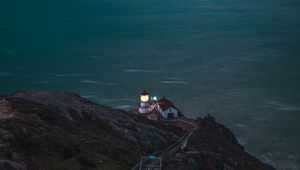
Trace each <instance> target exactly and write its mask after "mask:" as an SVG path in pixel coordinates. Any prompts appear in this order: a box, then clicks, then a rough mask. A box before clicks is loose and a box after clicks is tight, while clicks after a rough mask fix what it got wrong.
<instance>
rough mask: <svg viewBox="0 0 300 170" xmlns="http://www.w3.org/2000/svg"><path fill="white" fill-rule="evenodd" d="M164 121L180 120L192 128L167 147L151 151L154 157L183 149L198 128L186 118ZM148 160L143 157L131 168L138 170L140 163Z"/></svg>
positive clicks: (164, 155) (166, 155) (171, 153)
mask: <svg viewBox="0 0 300 170" xmlns="http://www.w3.org/2000/svg"><path fill="white" fill-rule="evenodd" d="M166 121H172V122H175V121H180V122H183V123H187V124H189V125H192V126H193V127H194V128H191V129H189V130H188V131H187V132H186V133H185V134H184V135H183V136H182V137H181V138H180V139H178V140H177V141H176V142H175V143H173V144H172V145H170V146H168V147H167V148H165V149H163V150H160V151H156V152H154V153H152V155H154V156H156V157H162V158H163V159H165V158H167V157H169V156H172V155H174V154H175V153H176V152H177V151H178V150H179V149H184V148H185V147H186V144H187V142H188V140H189V139H190V137H191V136H192V134H193V133H194V132H195V131H196V130H197V129H198V126H197V124H196V123H194V122H190V121H188V120H184V119H177V120H166ZM149 161H150V159H149V158H148V159H144V160H143V161H142V162H139V163H137V164H136V165H135V166H134V167H133V168H132V169H131V170H138V169H139V168H140V165H142V164H144V163H147V162H149Z"/></svg>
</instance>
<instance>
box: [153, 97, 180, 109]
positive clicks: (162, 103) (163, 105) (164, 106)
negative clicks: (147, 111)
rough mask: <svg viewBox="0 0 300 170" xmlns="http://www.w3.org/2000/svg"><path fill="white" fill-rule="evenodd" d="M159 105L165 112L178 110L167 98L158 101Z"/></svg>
mask: <svg viewBox="0 0 300 170" xmlns="http://www.w3.org/2000/svg"><path fill="white" fill-rule="evenodd" d="M157 104H158V105H159V107H160V108H161V109H162V110H163V111H165V110H167V109H169V108H175V109H177V108H176V107H175V105H174V104H173V103H172V102H171V101H170V100H168V99H166V98H162V99H160V100H158V101H157Z"/></svg>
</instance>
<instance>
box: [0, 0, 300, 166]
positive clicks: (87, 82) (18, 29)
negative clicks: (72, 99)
mask: <svg viewBox="0 0 300 170" xmlns="http://www.w3.org/2000/svg"><path fill="white" fill-rule="evenodd" d="M0 7H1V10H0V16H1V19H0V22H1V24H0V37H1V38H0V85H1V86H0V87H1V88H0V94H9V93H13V92H15V91H17V90H21V89H29V88H30V89H41V90H46V91H49V90H51V91H53V90H54V91H68V92H74V93H78V94H80V95H81V96H86V97H88V98H89V99H92V100H94V101H96V102H98V103H101V104H104V105H108V106H111V107H114V108H125V109H126V108H127V109H129V108H131V107H133V108H134V107H137V106H138V99H137V97H138V96H137V95H138V93H139V92H140V90H142V89H144V88H146V89H149V90H151V91H152V92H153V93H155V94H159V95H160V94H161V95H165V96H167V97H168V98H170V99H171V100H172V102H174V104H176V106H178V108H180V109H181V111H182V112H183V113H185V114H186V115H187V116H189V117H193V118H195V117H199V116H204V115H206V114H207V113H211V114H213V115H214V116H215V117H216V120H218V121H219V122H221V123H222V124H224V125H226V126H227V127H229V128H230V130H232V131H233V133H234V134H235V135H236V136H237V138H238V140H239V141H240V143H241V144H242V145H243V146H244V147H245V149H246V151H249V152H250V153H251V154H253V155H255V156H256V157H257V158H258V159H259V160H261V161H263V162H265V163H268V164H271V165H273V166H274V167H276V168H277V169H278V170H286V169H288V170H298V169H300V161H299V160H300V147H299V143H300V135H299V134H298V133H297V132H298V131H299V130H300V118H299V113H300V88H299V87H300V79H299V77H300V67H299V65H300V60H299V54H300V48H299V44H300V32H299V30H300V15H299V13H300V12H299V11H300V2H296V1H292V0H287V1H279V0H273V1H268V0H265V1H260V0H255V1H251V2H249V1H244V0H232V1H225V0H216V1H207V0H205V1H194V0H187V1H180V0H172V1H171V0H165V1H157V0H153V1H137V0H125V1H124V0H122V1H121V0H116V1H108V0H99V1H91V2H87V1H84V0H78V1H70V0H62V1H49V0H46V1H38V0H28V1H12V0H2V1H1V2H0Z"/></svg>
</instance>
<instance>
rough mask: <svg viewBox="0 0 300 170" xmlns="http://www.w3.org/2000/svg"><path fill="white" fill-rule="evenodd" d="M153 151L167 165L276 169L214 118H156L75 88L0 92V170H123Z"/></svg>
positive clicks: (167, 169) (172, 169) (202, 169)
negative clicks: (115, 106)
mask: <svg viewBox="0 0 300 170" xmlns="http://www.w3.org/2000/svg"><path fill="white" fill-rule="evenodd" d="M187 135H188V138H183V137H184V136H187ZM183 139H185V140H183ZM187 139H188V140H187ZM177 144H178V145H177ZM172 146H173V147H172ZM166 148H170V149H166ZM152 152H154V153H156V154H157V155H158V156H162V158H163V164H162V167H163V168H162V169H164V170H176V169H178V170H194V169H195V170H198V169H199V170H274V168H273V167H271V166H270V165H267V164H264V163H262V162H260V161H259V160H258V159H256V158H255V157H253V156H251V155H250V154H248V153H247V152H246V151H245V150H244V148H243V147H242V146H241V145H239V144H238V142H237V140H236V138H235V137H234V135H233V134H232V133H231V132H230V130H228V129H227V128H226V127H225V126H223V125H221V124H219V123H217V122H216V121H215V120H214V118H213V117H212V116H211V115H208V116H207V117H204V118H198V119H197V120H192V119H184V120H182V121H176V120H174V121H151V120H148V119H146V118H145V117H142V116H139V115H137V114H135V113H134V112H126V111H124V110H118V109H113V108H111V107H107V106H102V105H99V104H97V103H95V102H93V101H90V100H88V99H85V98H82V97H80V96H79V95H77V94H74V93H61V92H45V91H37V90H24V91H18V92H16V93H14V94H12V95H8V96H1V97H0V169H1V170H2V169H3V170H6V169H7V170H26V169H27V170H114V169H116V170H117V169H120V170H125V169H131V168H133V167H134V166H136V165H137V164H138V163H139V161H140V159H141V157H142V156H147V155H149V153H152Z"/></svg>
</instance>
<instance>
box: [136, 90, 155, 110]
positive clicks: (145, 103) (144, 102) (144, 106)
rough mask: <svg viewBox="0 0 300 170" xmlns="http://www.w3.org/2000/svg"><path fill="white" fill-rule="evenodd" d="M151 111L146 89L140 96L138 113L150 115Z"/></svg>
mask: <svg viewBox="0 0 300 170" xmlns="http://www.w3.org/2000/svg"><path fill="white" fill-rule="evenodd" d="M151 110H152V109H151V108H150V97H149V93H148V92H147V91H146V89H144V91H143V92H142V93H141V94H140V107H139V113H141V114H147V113H150V112H151Z"/></svg>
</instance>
